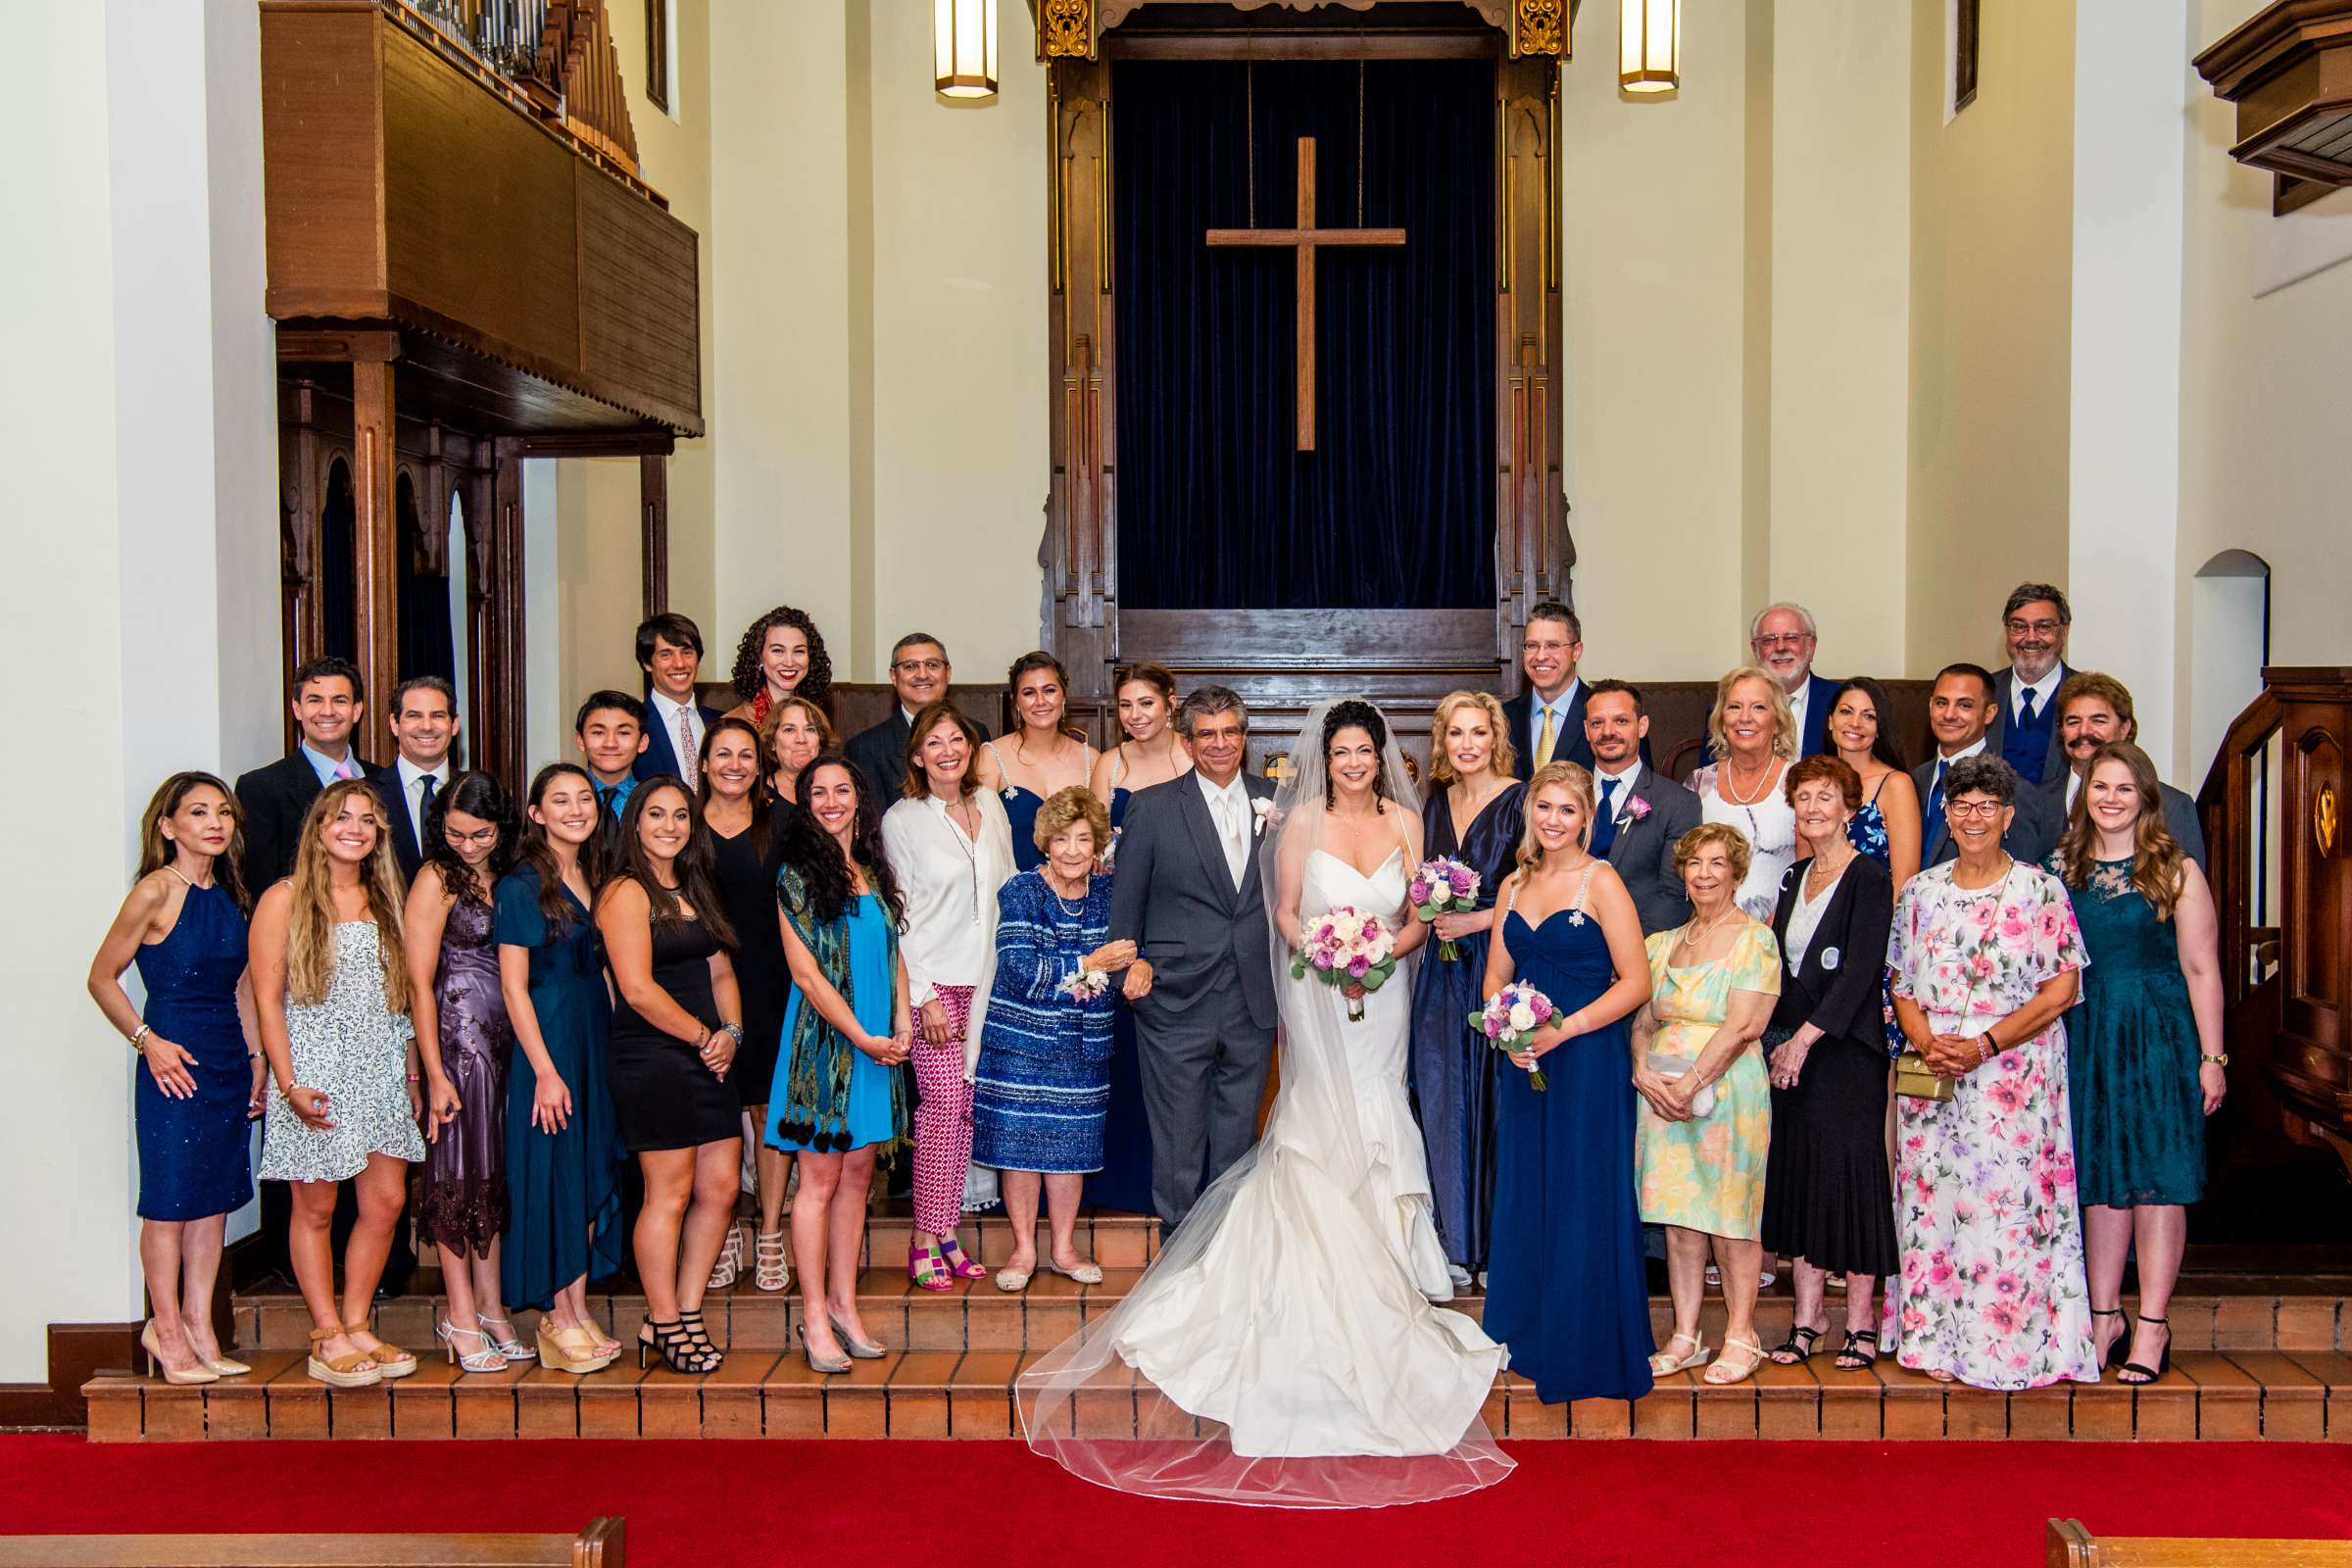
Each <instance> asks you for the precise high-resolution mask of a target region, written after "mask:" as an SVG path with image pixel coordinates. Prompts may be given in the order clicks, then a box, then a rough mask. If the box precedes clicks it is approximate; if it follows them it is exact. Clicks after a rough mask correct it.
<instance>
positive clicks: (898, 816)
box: [882, 790, 1013, 1068]
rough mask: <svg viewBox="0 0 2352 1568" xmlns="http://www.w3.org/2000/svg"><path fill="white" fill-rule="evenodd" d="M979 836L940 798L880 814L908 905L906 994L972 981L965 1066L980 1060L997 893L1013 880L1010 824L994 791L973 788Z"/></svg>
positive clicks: (920, 997) (916, 998) (928, 994)
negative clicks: (1009, 880)
mask: <svg viewBox="0 0 2352 1568" xmlns="http://www.w3.org/2000/svg"><path fill="white" fill-rule="evenodd" d="M969 799H970V800H971V802H972V804H973V806H974V807H975V808H976V809H978V811H979V820H980V833H979V836H978V837H977V838H976V839H975V838H973V837H971V836H968V835H967V834H965V832H964V831H963V828H962V826H961V825H960V824H959V823H957V822H956V819H955V818H954V817H951V816H950V815H948V808H947V804H946V803H945V802H943V801H941V800H940V799H939V797H937V796H935V795H925V796H923V797H921V798H920V799H917V800H907V801H901V802H899V803H898V804H897V805H895V806H893V807H892V808H891V809H889V810H887V811H885V812H883V813H882V848H883V851H884V853H885V854H887V855H888V856H889V857H890V869H891V874H892V875H893V876H895V877H897V878H898V883H899V897H900V898H901V899H903V900H904V901H905V902H906V907H907V929H906V932H905V933H904V934H903V935H902V936H901V937H900V938H899V952H900V953H901V954H902V955H903V956H905V958H906V960H907V1000H908V1002H909V1004H910V1005H913V1006H915V1007H917V1008H920V1007H921V1006H922V1005H923V1004H924V1003H926V1002H929V1001H931V1000H932V999H933V998H934V997H935V996H936V995H937V994H938V990H937V988H938V987H940V986H970V987H971V988H972V1011H971V1017H970V1021H969V1022H968V1023H967V1024H966V1026H965V1028H964V1035H963V1048H964V1060H965V1064H966V1066H967V1068H968V1067H969V1066H970V1065H971V1064H973V1063H976V1062H977V1061H978V1060H979V1059H980V1026H981V1024H982V1023H983V1022H984V1021H985V1019H986V1017H987V1014H988V988H989V986H990V985H991V984H992V983H993V982H994V981H995V979H996V974H997V890H998V889H999V888H1001V887H1003V886H1004V885H1005V882H1006V881H1007V880H1008V879H1010V877H1011V876H1012V871H1013V861H1012V824H1011V822H1010V821H1009V820H1008V819H1007V818H1006V817H1005V805H1004V803H1003V802H1002V801H1000V800H998V799H997V796H996V792H995V791H993V790H974V791H973V792H972V793H971V795H970V797H969Z"/></svg>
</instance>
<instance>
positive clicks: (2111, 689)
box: [2039, 669, 2206, 871]
mask: <svg viewBox="0 0 2352 1568" xmlns="http://www.w3.org/2000/svg"><path fill="white" fill-rule="evenodd" d="M2053 706H2054V707H2056V709H2057V710H2058V742H2059V744H2060V745H2061V746H2063V747H2064V748H2065V749H2066V757H2067V764H2068V765H2067V766H2065V767H2063V768H2061V769H2059V770H2058V771H2057V772H2055V773H2053V774H2051V775H2050V776H2049V777H2048V778H2045V779H2043V780H2042V781H2041V784H2040V786H2039V788H2040V792H2041V806H2042V811H2043V814H2044V815H2046V816H2047V817H2048V818H2049V820H2050V821H2052V822H2053V823H2055V824H2057V831H2058V832H2060V833H2064V832H2065V831H2066V827H2067V824H2068V823H2070V822H2072V821H2073V820H2074V814H2075V798H2076V797H2077V796H2079V795H2081V794H2082V780H2083V776H2084V775H2085V774H2086V773H2088V772H2089V771H2090V760H2091V758H2092V757H2093V756H2094V755H2096V754H2097V752H2098V749H2099V748H2100V747H2102V746H2104V745H2106V744H2107V743H2108V742H2109V741H2130V742H2131V743H2132V744H2133V745H2137V744H2138V743H2139V719H2138V717H2137V715H2135V714H2134V713H2133V712H2132V711H2131V691H2130V690H2129V689H2128V688H2127V687H2126V686H2125V685H2124V683H2123V682H2122V681H2120V680H2117V679H2116V678H2115V677H2114V676H2113V675H2102V674H2100V673H2099V672H2098V671H2097V670H2095V669H2079V670H2077V671H2075V673H2074V674H2072V675H2070V676H2069V677H2067V681H2066V684H2065V685H2063V686H2061V687H2059V688H2058V696H2057V699H2056V701H2055V703H2054V704H2053ZM2160 787H2161V788H2162V790H2163V792H2164V826H2165V831H2166V832H2168V833H2170V834H2172V836H2173V837H2174V839H2175V840H2176V841H2178V842H2179V844H2180V853H2181V854H2183V855H2185V856H2187V857H2188V858H2190V859H2192V860H2194V861H2196V862H2197V869H2198V870H2200V871H2202V870H2204V869H2206V865H2205V829H2204V826H2203V824H2202V823H2200V822H2199V821H2198V820H2197V803H2196V802H2195V801H2192V800H2190V799H2189V798H2188V795H2187V794H2186V792H2184V791H2181V790H2177V789H2175V788H2173V786H2171V785H2170V784H2164V785H2161V786H2160Z"/></svg>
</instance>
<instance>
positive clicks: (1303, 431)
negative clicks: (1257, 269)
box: [1208, 136, 1404, 452]
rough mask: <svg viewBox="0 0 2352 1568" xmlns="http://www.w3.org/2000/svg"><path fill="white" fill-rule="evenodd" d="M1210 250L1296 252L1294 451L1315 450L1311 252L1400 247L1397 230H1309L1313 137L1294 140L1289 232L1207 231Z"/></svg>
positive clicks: (1311, 221) (1312, 215) (1312, 210)
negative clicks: (1295, 205)
mask: <svg viewBox="0 0 2352 1568" xmlns="http://www.w3.org/2000/svg"><path fill="white" fill-rule="evenodd" d="M1208 243H1209V245H1210V246H1211V247H1212V248H1215V247H1222V246H1229V245H1258V246H1276V245H1283V246H1291V247H1295V248H1296V249H1297V251H1298V253H1299V255H1298V260H1299V342H1298V348H1297V361H1298V379H1299V394H1298V401H1299V451H1301V452H1312V451H1314V450H1315V252H1316V251H1318V250H1320V249H1321V248H1323V247H1324V246H1326V245H1402V244H1403V243H1404V230H1403V229H1401V228H1317V227H1316V226H1315V138H1314V137H1312V136H1301V137H1299V216H1298V220H1297V226H1296V227H1293V228H1212V229H1210V230H1209V231H1208Z"/></svg>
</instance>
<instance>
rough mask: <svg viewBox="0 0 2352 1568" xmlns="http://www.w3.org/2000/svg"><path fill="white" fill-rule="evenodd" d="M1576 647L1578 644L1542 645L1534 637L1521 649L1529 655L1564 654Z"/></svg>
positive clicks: (1551, 643)
mask: <svg viewBox="0 0 2352 1568" xmlns="http://www.w3.org/2000/svg"><path fill="white" fill-rule="evenodd" d="M1575 646H1576V644H1574V643H1558V642H1550V643H1540V642H1538V641H1536V640H1535V639H1534V638H1533V637H1530V638H1529V639H1528V640H1527V641H1525V642H1523V643H1521V644H1520V645H1519V648H1520V651H1521V652H1522V653H1529V654H1564V653H1566V652H1567V651H1568V650H1569V649H1571V648H1574V647H1575Z"/></svg>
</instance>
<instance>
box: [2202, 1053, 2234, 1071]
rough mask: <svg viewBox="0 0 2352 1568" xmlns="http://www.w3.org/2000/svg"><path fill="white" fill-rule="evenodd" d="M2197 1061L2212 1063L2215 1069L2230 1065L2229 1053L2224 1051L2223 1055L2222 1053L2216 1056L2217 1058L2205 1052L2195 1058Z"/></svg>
mask: <svg viewBox="0 0 2352 1568" xmlns="http://www.w3.org/2000/svg"><path fill="white" fill-rule="evenodd" d="M2197 1060H2199V1061H2210V1062H2212V1063H2213V1064H2214V1065H2215V1066H2216V1067H2227V1066H2229V1053H2228V1052H2227V1051H2225V1052H2223V1053H2222V1054H2220V1055H2218V1056H2217V1055H2215V1054H2212V1053H2211V1052H2206V1053H2203V1054H2200V1055H2199V1056H2198V1057H2197Z"/></svg>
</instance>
